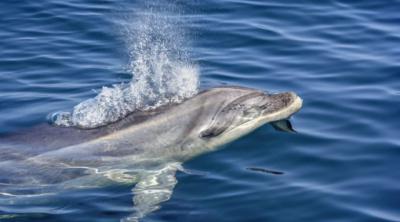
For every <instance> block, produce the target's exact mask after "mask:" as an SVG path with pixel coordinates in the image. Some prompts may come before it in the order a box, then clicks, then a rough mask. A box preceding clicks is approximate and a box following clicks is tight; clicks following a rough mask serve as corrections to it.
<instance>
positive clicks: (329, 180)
mask: <svg viewBox="0 0 400 222" xmlns="http://www.w3.org/2000/svg"><path fill="white" fill-rule="evenodd" d="M145 2H146V1H144V0H143V1H142V2H140V1H133V0H132V1H127V0H124V1H112V0H96V1H94V0H64V1H54V0H52V1H51V0H42V1H27V0H21V1H11V0H2V1H0V133H11V132H17V131H19V130H22V129H27V128H29V127H32V126H34V125H37V124H39V123H42V122H45V121H46V116H47V115H48V114H49V113H52V112H55V111H59V110H71V109H72V107H73V106H74V105H76V104H78V103H80V102H81V101H83V100H85V99H88V98H92V97H94V96H96V94H97V93H98V90H100V89H101V88H102V87H103V86H110V85H112V84H116V83H120V82H127V81H128V82H129V81H130V79H131V78H132V73H131V72H129V71H127V70H129V69H127V65H128V64H129V61H130V59H131V57H130V51H129V50H127V41H126V38H127V37H126V35H127V34H126V32H125V31H124V27H127V26H128V25H129V23H130V21H135V19H138V18H140V16H141V13H142V12H144V11H146V13H149V12H150V13H151V12H153V13H162V11H163V10H161V12H160V9H165V11H166V13H167V14H168V15H166V16H169V17H172V18H173V19H174V21H175V22H176V24H175V25H177V26H178V27H179V28H180V29H182V30H184V34H185V36H186V37H185V38H186V39H187V46H182V47H187V48H185V52H187V53H188V54H190V58H191V60H192V61H193V63H196V64H197V66H198V68H199V70H200V81H201V84H200V86H201V88H202V89H204V88H209V87H212V86H218V85H240V86H246V87H251V88H257V89H261V90H264V91H271V92H278V91H289V90H290V91H295V92H296V93H298V94H299V95H300V96H301V97H302V98H303V99H304V107H303V109H302V110H301V111H300V112H299V113H298V114H296V115H295V116H294V118H293V120H292V123H293V125H294V127H295V128H296V129H297V131H298V133H297V134H287V133H282V132H276V131H274V130H273V129H272V128H271V127H270V126H263V127H261V128H260V129H258V130H256V131H255V132H253V133H251V134H250V135H248V136H246V137H243V138H241V139H239V140H237V141H235V142H233V143H231V144H229V145H226V146H225V149H222V150H219V151H217V152H214V153H209V154H206V155H203V156H200V157H198V158H196V159H193V160H191V161H189V162H187V163H185V165H184V166H185V168H187V169H190V170H193V171H196V172H201V173H197V174H185V173H182V172H179V173H178V175H177V178H178V181H179V183H178V185H177V186H176V188H175V191H174V194H173V196H172V198H171V199H170V200H169V201H168V202H166V203H164V204H163V205H162V208H161V209H160V210H158V211H156V212H153V213H152V214H150V215H148V217H146V218H145V219H144V220H143V221H149V222H150V221H192V222H194V221H199V222H200V221H202V222H203V221H220V222H223V221H230V222H231V221H274V222H286V221H296V222H298V221H304V222H309V221H324V222H326V221H331V222H333V221H335V222H336V221H352V222H358V221H359V222H367V221H391V222H394V221H400V210H399V209H400V186H399V181H400V161H399V160H400V136H399V129H400V128H399V127H400V125H399V124H400V115H399V114H400V105H399V104H400V13H399V12H400V1H397V0H387V1H345V0H321V1H298V0H296V1H295V0H287V1H279V0H268V1H267V0H204V1H198V0H193V1H186V0H185V1H183V0H182V1H178V0H175V1H167V0H156V1H152V3H151V4H150V3H148V2H147V3H145ZM152 7H154V8H157V10H155V11H152V10H151V8H152ZM149 9H150V10H149ZM132 19H133V20H132ZM133 75H134V73H133ZM248 167H260V168H267V169H274V170H278V171H282V172H284V174H283V175H269V174H264V173H260V172H255V171H251V170H248ZM17 208H18V213H19V216H17V217H1V216H0V221H18V222H19V221H42V222H45V221H119V220H120V219H121V218H123V217H125V216H127V215H129V214H130V213H131V211H132V194H131V187H130V186H116V187H105V188H102V189H94V190H93V189H89V190H79V191H75V192H72V193H67V194H65V195H61V196H60V198H58V199H56V200H54V201H53V202H52V204H51V206H49V205H47V204H41V203H40V200H39V201H38V202H37V204H35V205H30V204H25V205H24V204H21V205H20V206H18V207H17ZM12 210H13V211H16V209H12ZM6 211H7V209H5V207H3V208H2V209H1V210H0V215H1V214H5V213H4V212H6Z"/></svg>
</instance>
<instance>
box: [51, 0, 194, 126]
mask: <svg viewBox="0 0 400 222" xmlns="http://www.w3.org/2000/svg"><path fill="white" fill-rule="evenodd" d="M171 9H173V10H171ZM176 9H177V7H176V6H174V5H172V3H171V4H169V5H157V4H154V2H153V4H148V5H145V6H144V7H140V8H138V9H136V11H133V12H131V16H127V17H128V19H125V21H126V22H125V23H123V25H121V30H122V33H123V36H124V40H125V43H126V47H127V50H128V53H129V58H130V60H129V64H128V71H129V72H130V73H132V81H131V82H129V83H121V84H117V85H114V86H112V87H103V88H102V90H101V91H100V92H99V93H98V95H97V96H96V97H94V98H91V99H88V100H85V101H83V102H81V103H80V104H78V105H76V106H75V107H74V108H73V110H72V112H57V113H55V114H53V115H51V118H50V119H51V121H52V122H53V124H55V125H59V126H75V127H80V128H95V127H99V126H102V125H106V124H108V123H111V122H115V121H118V120H120V119H122V118H123V117H125V116H126V115H128V114H129V113H132V112H134V111H136V110H149V109H155V108H157V107H159V106H161V105H165V104H168V103H179V102H181V101H182V100H184V99H185V98H188V97H191V96H193V95H194V94H196V93H197V91H198V68H197V66H196V65H195V64H193V63H192V62H191V61H190V57H189V55H188V53H187V50H185V49H186V48H187V38H186V37H185V36H186V35H185V32H184V30H183V28H182V27H181V26H180V25H179V24H180V23H181V22H182V21H180V17H179V15H177V14H176V12H177V10H176Z"/></svg>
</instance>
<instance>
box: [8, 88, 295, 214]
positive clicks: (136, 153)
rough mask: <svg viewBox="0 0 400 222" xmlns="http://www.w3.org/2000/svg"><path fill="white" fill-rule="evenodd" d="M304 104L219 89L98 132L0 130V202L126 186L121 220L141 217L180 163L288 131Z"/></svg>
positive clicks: (288, 97)
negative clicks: (128, 210)
mask: <svg viewBox="0 0 400 222" xmlns="http://www.w3.org/2000/svg"><path fill="white" fill-rule="evenodd" d="M301 106H302V99H301V98H300V97H299V96H297V95H296V94H295V93H293V92H285V93H276V94H268V93H264V92H261V91H258V90H254V89H249V88H242V87H217V88H212V89H209V90H206V91H203V92H201V93H199V94H197V95H196V96H194V97H192V98H190V99H187V100H186V101H184V102H182V103H180V104H175V105H170V106H164V107H160V108H157V109H155V110H152V111H137V112H135V113H133V114H131V115H129V116H127V117H126V118H125V119H123V120H121V121H119V122H116V123H113V124H110V125H108V126H105V127H101V128H97V129H89V130H88V129H78V128H71V127H70V128H62V127H55V126H50V125H42V126H38V127H34V128H33V129H30V130H29V131H27V132H23V133H17V134H13V135H3V136H1V137H0V200H1V199H9V198H12V197H19V196H23V195H36V194H40V193H42V192H49V193H52V192H55V191H57V190H59V189H78V188H82V187H96V186H99V185H104V184H108V183H110V182H120V183H130V184H135V186H134V188H133V189H132V193H133V203H134V206H135V214H133V215H132V216H130V217H129V218H127V219H126V220H127V221H128V220H129V221H138V220H139V219H140V218H142V217H144V216H145V215H146V214H148V213H149V212H152V211H154V210H156V209H158V207H159V204H160V203H161V202H164V201H166V200H168V199H169V198H170V197H171V195H172V191H173V188H174V186H175V184H176V183H177V181H176V178H175V173H176V171H177V170H180V169H182V168H181V165H180V164H181V163H183V162H184V161H186V160H188V159H191V158H193V157H195V156H197V155H199V154H202V153H205V152H209V151H213V150H215V149H217V148H218V147H221V145H224V144H226V143H229V142H231V141H233V140H235V139H237V138H239V137H241V136H243V135H245V134H248V133H249V132H251V131H253V130H254V129H256V128H258V127H260V126H262V125H264V124H266V123H270V124H272V125H273V126H274V128H276V129H279V130H283V131H293V129H292V126H291V124H290V122H289V121H288V118H289V117H290V116H291V115H293V114H294V113H296V112H297V111H299V110H300V108H301ZM21 190H23V192H22V193H21ZM3 203H4V202H1V201H0V206H1V204H3Z"/></svg>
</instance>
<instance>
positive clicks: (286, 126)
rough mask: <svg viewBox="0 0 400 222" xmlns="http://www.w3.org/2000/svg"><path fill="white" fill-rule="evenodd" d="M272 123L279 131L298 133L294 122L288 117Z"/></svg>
mask: <svg viewBox="0 0 400 222" xmlns="http://www.w3.org/2000/svg"><path fill="white" fill-rule="evenodd" d="M271 125H272V127H274V129H276V130H279V131H283V132H289V133H296V130H294V129H293V126H292V124H291V123H290V121H289V120H287V119H284V120H279V121H276V122H272V123H271Z"/></svg>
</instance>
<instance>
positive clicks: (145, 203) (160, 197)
mask: <svg viewBox="0 0 400 222" xmlns="http://www.w3.org/2000/svg"><path fill="white" fill-rule="evenodd" d="M177 170H182V166H181V164H180V163H169V164H167V165H165V166H164V167H163V168H161V169H159V170H152V171H146V172H145V173H143V174H142V175H141V177H140V180H139V181H138V183H137V184H136V185H135V187H134V188H133V189H132V193H133V195H134V196H133V203H134V209H135V211H136V212H135V213H134V214H132V215H130V216H128V217H127V218H125V219H123V220H122V221H123V222H137V221H139V220H140V219H141V218H143V217H145V216H146V215H147V214H149V213H151V212H153V211H155V210H158V209H159V208H160V204H161V203H162V202H165V201H167V200H169V199H170V198H171V196H172V193H173V189H174V187H175V185H176V184H177V180H176V177H175V174H176V171H177Z"/></svg>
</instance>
